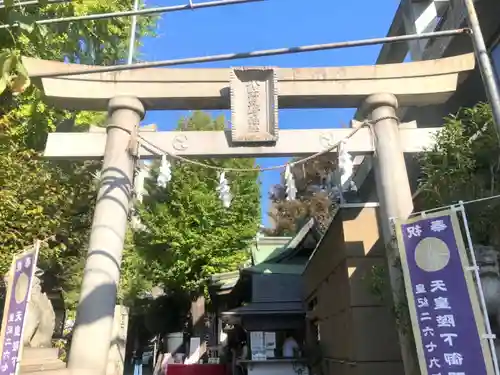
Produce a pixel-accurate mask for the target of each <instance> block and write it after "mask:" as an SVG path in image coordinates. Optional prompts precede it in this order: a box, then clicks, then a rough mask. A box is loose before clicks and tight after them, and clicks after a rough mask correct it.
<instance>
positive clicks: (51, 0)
mask: <svg viewBox="0 0 500 375" xmlns="http://www.w3.org/2000/svg"><path fill="white" fill-rule="evenodd" d="M72 1H73V0H46V1H45V2H41V1H39V0H28V1H16V2H14V4H12V5H10V6H9V5H5V1H2V2H0V9H4V8H8V9H10V8H18V7H25V6H30V5H40V6H44V5H52V4H60V3H71V2H72Z"/></svg>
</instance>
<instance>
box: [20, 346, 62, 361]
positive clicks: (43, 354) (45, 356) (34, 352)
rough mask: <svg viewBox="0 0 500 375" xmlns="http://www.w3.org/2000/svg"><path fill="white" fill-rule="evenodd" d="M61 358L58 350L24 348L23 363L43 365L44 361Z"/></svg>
mask: <svg viewBox="0 0 500 375" xmlns="http://www.w3.org/2000/svg"><path fill="white" fill-rule="evenodd" d="M58 358H59V349H58V348H24V349H23V354H22V360H21V362H24V361H25V360H28V361H30V362H34V361H36V363H42V362H44V361H50V360H56V359H58Z"/></svg>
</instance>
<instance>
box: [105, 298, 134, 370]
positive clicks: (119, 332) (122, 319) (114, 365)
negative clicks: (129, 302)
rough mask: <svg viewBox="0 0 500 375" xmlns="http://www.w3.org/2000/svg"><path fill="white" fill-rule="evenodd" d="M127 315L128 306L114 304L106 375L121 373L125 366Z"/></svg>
mask: <svg viewBox="0 0 500 375" xmlns="http://www.w3.org/2000/svg"><path fill="white" fill-rule="evenodd" d="M128 317H129V315H128V307H125V306H122V305H116V307H115V317H114V319H113V335H112V337H111V343H110V347H109V354H108V367H107V369H106V375H123V370H124V367H125V347H126V345H127V330H128Z"/></svg>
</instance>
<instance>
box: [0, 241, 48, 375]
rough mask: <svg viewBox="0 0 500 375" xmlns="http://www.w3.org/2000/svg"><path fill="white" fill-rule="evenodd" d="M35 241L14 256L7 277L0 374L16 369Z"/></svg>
mask: <svg viewBox="0 0 500 375" xmlns="http://www.w3.org/2000/svg"><path fill="white" fill-rule="evenodd" d="M38 247H39V246H38V245H35V246H34V247H33V248H32V249H31V250H29V251H26V252H24V253H22V254H19V255H16V256H14V260H13V261H12V265H11V268H10V272H9V277H8V279H7V284H8V285H7V294H6V298H5V306H4V310H3V320H2V331H1V334H0V348H1V350H0V352H1V353H2V357H1V359H0V375H14V374H17V373H18V372H19V364H20V362H21V355H22V349H23V331H24V322H25V320H26V313H27V309H28V301H29V298H30V294H31V286H32V283H33V277H34V275H35V270H36V262H37V257H38Z"/></svg>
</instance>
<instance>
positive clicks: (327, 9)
mask: <svg viewBox="0 0 500 375" xmlns="http://www.w3.org/2000/svg"><path fill="white" fill-rule="evenodd" d="M183 1H184V2H187V0H146V5H147V6H148V7H151V6H165V5H178V4H182V3H183ZM195 2H196V1H195ZM398 4H399V2H398V1H397V0H379V1H374V0H351V1H341V0H308V1H304V0H266V1H263V2H257V3H249V4H242V5H229V6H222V7H216V8H209V9H200V10H195V11H182V12H176V13H168V14H164V15H163V16H162V17H161V20H160V21H159V24H158V37H157V38H151V39H147V40H145V42H144V47H143V48H142V49H141V53H142V56H141V59H143V60H149V61H154V60H164V59H173V58H182V57H194V56H205V55H214V54H221V53H230V52H243V51H251V50H257V49H271V48H280V47H293V46H299V45H306V44H319V43H330V42H335V41H346V40H354V39H365V38H373V37H380V36H385V35H386V33H387V30H388V29H389V26H390V24H391V22H392V18H393V16H394V13H395V11H396V9H397V6H398ZM379 50H380V46H371V47H360V48H349V49H342V50H333V51H319V52H312V53H302V54H291V55H283V56H270V57H263V58H253V59H244V60H233V61H226V62H224V61H222V62H216V63H206V64H197V65H193V66H194V67H220V68H222V67H231V66H242V65H246V66H263V65H273V66H279V67H308V66H312V67H314V66H349V65H366V64H373V63H374V62H375V60H376V58H377V56H378V52H379ZM184 67H190V66H184ZM210 112H211V113H213V114H214V115H219V114H221V113H222V114H224V115H225V116H226V118H227V119H229V113H228V111H210ZM353 113H354V109H314V110H312V109H311V110H308V109H300V110H280V112H279V127H280V128H281V129H300V128H304V129H313V128H337V127H341V126H342V125H343V124H344V125H345V124H348V123H349V121H350V119H351V118H352V116H353ZM187 115H188V112H187V111H157V112H149V113H148V114H147V117H146V119H145V121H144V123H145V124H150V123H155V124H157V125H158V127H159V130H163V131H164V130H172V129H173V128H175V126H176V125H177V121H178V120H179V118H181V117H184V116H187ZM284 162H286V159H283V158H266V159H259V160H258V163H259V164H260V165H261V166H271V165H275V164H282V163H284ZM260 179H261V183H262V185H261V189H262V190H261V191H262V222H263V223H264V224H267V223H268V217H267V211H268V209H269V200H268V193H269V190H270V188H271V186H272V185H274V184H276V183H279V179H280V176H279V172H264V173H262V174H261V176H260Z"/></svg>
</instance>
